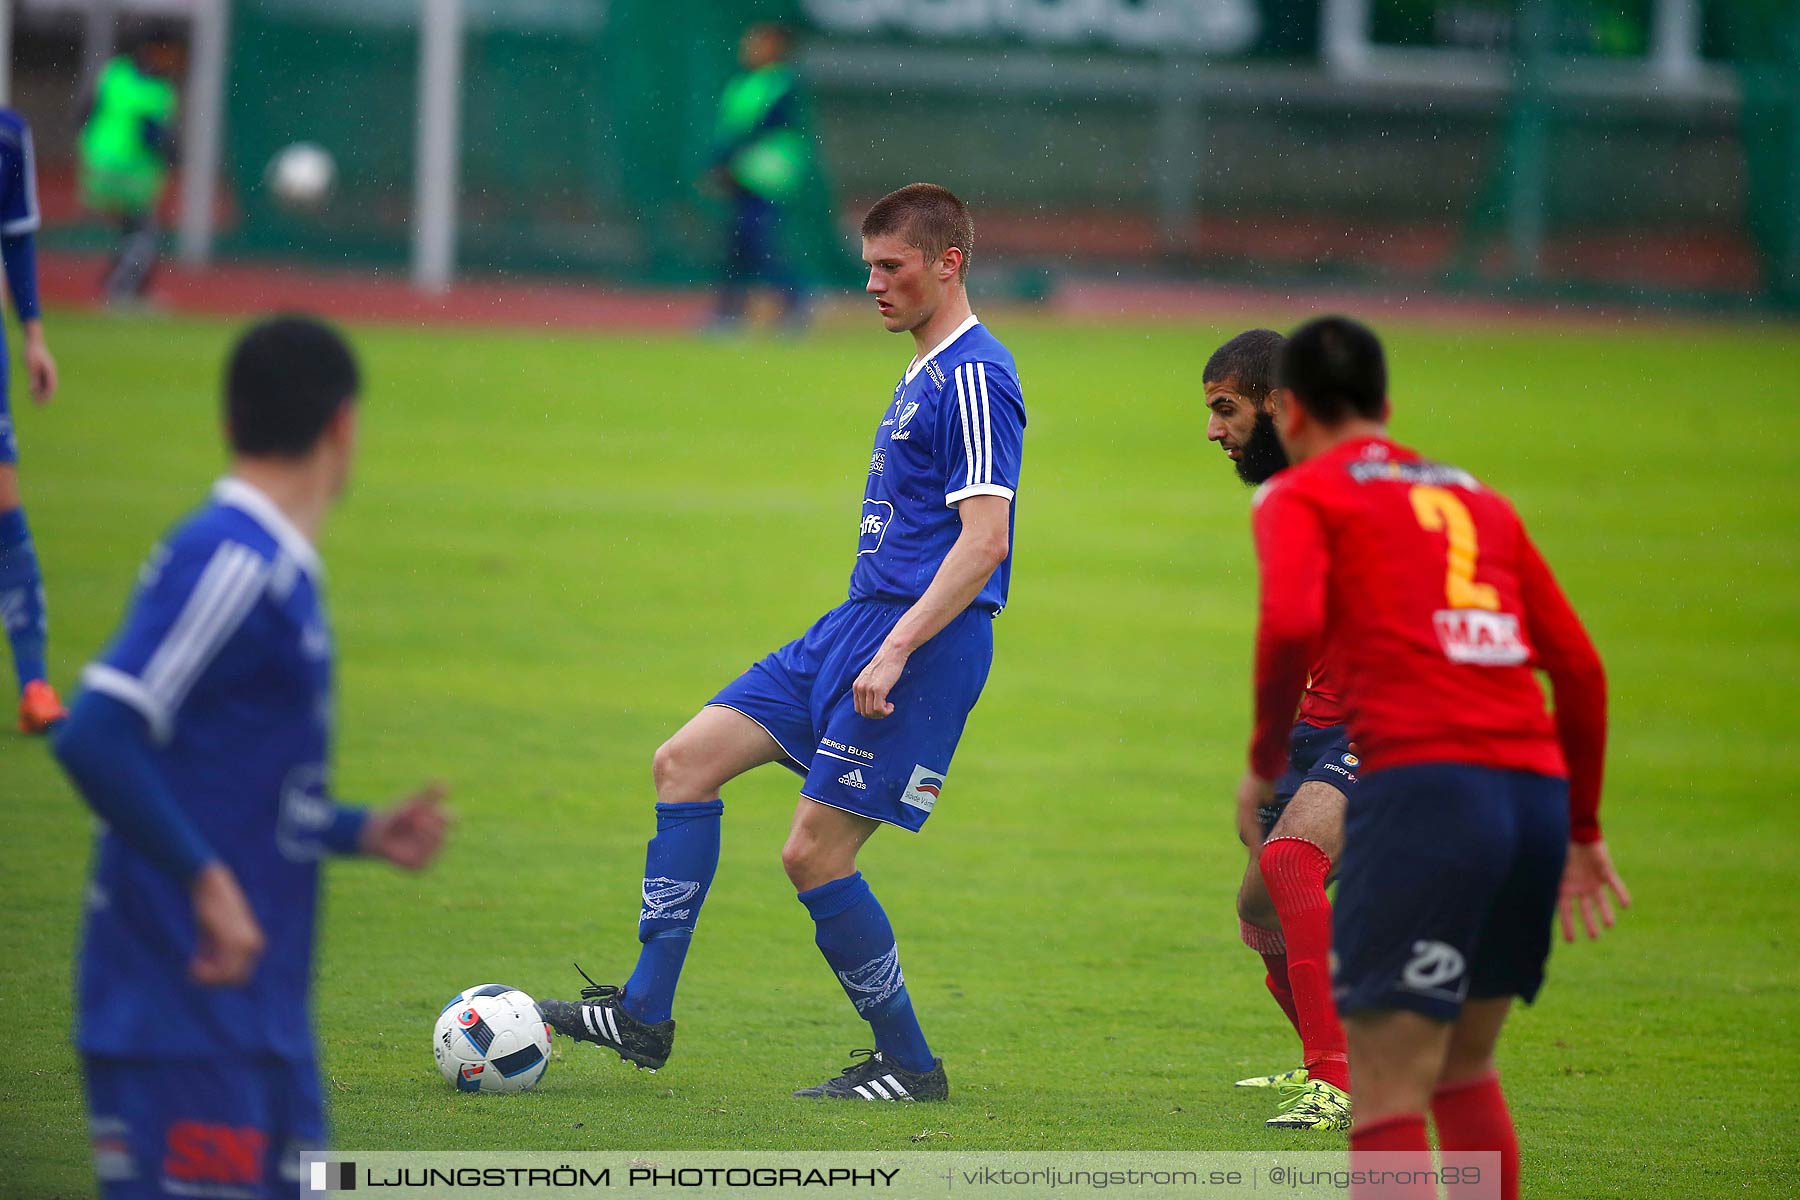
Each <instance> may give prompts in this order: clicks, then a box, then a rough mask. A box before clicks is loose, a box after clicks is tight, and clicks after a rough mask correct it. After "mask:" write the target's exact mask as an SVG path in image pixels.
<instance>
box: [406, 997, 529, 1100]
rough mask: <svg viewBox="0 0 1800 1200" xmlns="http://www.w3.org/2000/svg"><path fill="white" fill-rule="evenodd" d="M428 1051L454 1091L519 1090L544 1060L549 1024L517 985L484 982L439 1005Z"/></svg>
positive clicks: (527, 1082)
mask: <svg viewBox="0 0 1800 1200" xmlns="http://www.w3.org/2000/svg"><path fill="white" fill-rule="evenodd" d="M431 1051H432V1053H433V1054H435V1055H436V1056H437V1065H438V1070H439V1072H441V1073H442V1074H443V1076H444V1080H445V1082H447V1083H451V1084H454V1085H456V1088H457V1090H458V1091H463V1092H522V1091H524V1090H525V1089H526V1088H528V1087H531V1086H532V1085H533V1084H535V1083H537V1081H538V1080H539V1079H542V1078H543V1076H544V1068H545V1067H547V1066H549V1065H550V1026H548V1025H546V1024H545V1023H544V1014H543V1013H541V1012H539V1011H538V1006H537V1001H535V1000H533V999H532V998H531V997H530V996H527V995H526V994H525V993H524V992H521V991H520V990H519V989H518V988H515V987H508V986H506V985H505V984H504V983H484V984H481V985H479V986H477V987H472V988H469V989H468V990H467V991H463V992H458V993H457V994H456V996H455V997H454V998H453V999H452V1000H451V1001H450V1003H448V1004H446V1005H444V1011H443V1012H441V1013H439V1014H438V1019H437V1028H436V1029H434V1030H432V1033H431Z"/></svg>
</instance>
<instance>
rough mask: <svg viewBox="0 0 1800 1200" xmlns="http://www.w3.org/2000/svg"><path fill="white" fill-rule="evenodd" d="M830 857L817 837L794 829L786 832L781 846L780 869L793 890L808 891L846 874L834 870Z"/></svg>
mask: <svg viewBox="0 0 1800 1200" xmlns="http://www.w3.org/2000/svg"><path fill="white" fill-rule="evenodd" d="M832 857H833V856H832V855H830V854H828V853H827V852H826V847H825V846H824V844H823V843H821V842H820V841H819V839H818V838H816V837H813V836H812V835H811V834H809V833H807V832H806V831H805V830H800V829H796V830H794V831H793V832H792V833H790V834H788V840H787V842H786V844H784V845H783V846H782V847H781V869H782V870H784V871H786V872H787V877H788V882H790V883H792V884H793V885H794V888H795V890H797V891H802V892H804V891H809V890H811V889H812V888H816V887H819V886H821V885H823V884H827V883H830V882H831V881H832V880H833V879H839V878H842V877H843V876H844V875H846V874H848V872H845V871H834V864H832V863H831V861H830V860H831V858H832Z"/></svg>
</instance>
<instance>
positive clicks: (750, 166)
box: [711, 24, 812, 329]
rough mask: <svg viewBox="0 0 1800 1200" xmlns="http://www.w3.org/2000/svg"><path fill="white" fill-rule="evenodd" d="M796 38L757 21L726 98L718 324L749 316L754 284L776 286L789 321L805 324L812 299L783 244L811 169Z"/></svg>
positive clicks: (720, 147) (718, 179)
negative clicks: (725, 213)
mask: <svg viewBox="0 0 1800 1200" xmlns="http://www.w3.org/2000/svg"><path fill="white" fill-rule="evenodd" d="M791 46H792V36H791V35H790V34H789V32H788V30H787V29H786V28H785V27H783V26H780V25H773V24H762V25H752V26H751V27H750V28H749V29H747V30H745V31H744V36H743V40H742V41H741V42H740V43H739V44H738V61H739V62H740V63H742V64H743V68H744V69H743V72H742V73H741V74H739V75H737V76H735V77H734V78H733V79H732V80H731V82H729V83H728V84H726V85H725V91H724V93H723V94H722V95H721V96H720V97H719V120H718V126H717V130H716V133H715V135H714V138H713V156H712V172H711V175H712V179H713V181H714V183H715V184H716V185H717V186H718V187H719V188H720V189H721V190H723V191H724V193H725V195H726V197H727V198H728V200H729V201H730V204H731V227H730V230H729V234H728V238H727V243H726V252H725V263H724V270H723V272H722V274H723V279H722V285H721V287H720V291H719V306H718V310H717V313H716V314H715V317H714V324H715V326H716V327H719V328H723V329H731V328H734V327H736V326H737V325H738V323H739V322H741V321H742V320H743V316H744V307H745V303H746V301H747V300H748V296H749V288H750V285H751V284H752V283H753V282H758V281H760V282H762V283H766V284H768V285H769V286H771V287H773V288H774V289H775V290H776V291H777V292H778V293H779V294H780V296H781V299H782V320H783V322H784V323H785V324H787V325H788V326H789V327H790V328H794V329H800V328H804V326H805V324H806V317H807V297H806V290H805V286H804V284H803V283H802V281H801V278H800V273H799V270H798V267H797V264H796V263H795V262H794V260H793V257H792V254H791V251H790V250H789V249H788V248H787V247H785V246H784V245H783V244H782V236H781V225H782V217H783V214H784V210H786V209H787V208H788V206H789V205H790V204H791V202H792V201H794V200H795V199H797V198H798V196H799V193H800V190H801V188H802V187H803V186H804V185H805V183H806V180H807V178H808V176H809V174H810V172H811V167H812V144H811V140H810V138H809V137H808V135H807V133H806V130H805V128H804V126H803V118H802V113H801V107H800V98H799V94H798V81H797V80H796V79H795V77H794V71H793V68H792V67H790V66H789V65H788V62H787V58H788V52H789V50H790V49H791Z"/></svg>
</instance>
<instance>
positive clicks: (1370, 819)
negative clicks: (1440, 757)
mask: <svg viewBox="0 0 1800 1200" xmlns="http://www.w3.org/2000/svg"><path fill="white" fill-rule="evenodd" d="M1568 851H1569V784H1568V780H1566V779H1557V778H1553V777H1551V776H1548V775H1537V774H1533V773H1531V772H1529V771H1503V770H1499V769H1496V768H1492V767H1474V766H1467V765H1463V764H1460V763H1423V764H1419V765H1417V766H1407V767H1394V768H1391V769H1389V770H1382V771H1370V772H1367V773H1365V774H1364V775H1363V778H1362V782H1361V783H1359V784H1358V785H1357V787H1356V790H1355V792H1353V793H1352V794H1351V796H1350V801H1349V806H1348V808H1347V809H1346V811H1345V815H1344V853H1343V858H1342V861H1341V862H1340V863H1339V864H1338V893H1337V903H1336V905H1335V906H1334V907H1333V910H1332V925H1331V940H1332V949H1333V951H1334V952H1335V953H1336V955H1337V968H1336V970H1335V972H1334V973H1333V977H1332V983H1333V991H1334V994H1335V996H1336V998H1337V1007H1338V1011H1339V1012H1340V1013H1342V1014H1343V1015H1344V1016H1350V1015H1351V1014H1353V1013H1357V1012H1362V1011H1366V1010H1382V1009H1407V1010H1409V1011H1411V1012H1416V1013H1421V1014H1423V1015H1424V1016H1427V1017H1431V1018H1433V1019H1435V1020H1440V1021H1454V1020H1455V1019H1456V1016H1457V1014H1458V1013H1459V1012H1461V1011H1462V1005H1463V1001H1465V1000H1468V999H1471V998H1472V999H1477V1000H1484V999H1493V998H1497V997H1500V996H1518V997H1520V998H1522V999H1523V1000H1524V1001H1525V1002H1526V1003H1530V1002H1531V1001H1532V1000H1534V999H1535V998H1536V997H1537V993H1538V989H1539V988H1540V987H1542V986H1543V982H1544V963H1545V960H1547V959H1548V958H1549V956H1550V934H1551V922H1552V920H1553V918H1554V917H1555V914H1556V898H1557V890H1558V888H1559V886H1560V884H1561V881H1562V871H1563V861H1564V859H1565V858H1566V857H1567V856H1568Z"/></svg>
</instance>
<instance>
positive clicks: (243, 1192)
mask: <svg viewBox="0 0 1800 1200" xmlns="http://www.w3.org/2000/svg"><path fill="white" fill-rule="evenodd" d="M83 1068H84V1070H85V1072H86V1075H87V1092H88V1128H89V1133H90V1136H91V1137H92V1139H93V1150H94V1174H95V1176H96V1177H97V1178H98V1181H99V1184H100V1194H101V1197H102V1200H164V1198H165V1197H180V1198H181V1200H193V1198H194V1197H196V1196H200V1197H206V1198H208V1200H265V1198H267V1200H275V1198H276V1197H281V1198H282V1200H287V1198H288V1197H292V1196H294V1195H295V1194H296V1191H297V1189H298V1187H299V1183H300V1155H301V1153H303V1152H304V1151H308V1150H323V1149H324V1148H325V1101H324V1096H323V1094H322V1093H321V1091H320V1090H319V1076H318V1071H317V1070H316V1068H315V1067H314V1065H313V1063H312V1062H310V1061H292V1060H289V1059H285V1058H278V1057H275V1056H272V1055H255V1056H244V1055H239V1056H221V1057H218V1058H181V1059H174V1058H171V1059H156V1058H108V1057H99V1056H96V1055H87V1056H84V1058H83Z"/></svg>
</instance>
